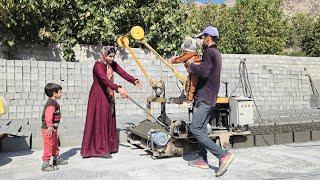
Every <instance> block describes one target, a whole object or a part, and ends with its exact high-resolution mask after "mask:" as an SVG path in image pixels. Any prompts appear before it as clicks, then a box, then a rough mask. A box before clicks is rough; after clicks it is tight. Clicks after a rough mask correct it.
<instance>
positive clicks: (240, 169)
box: [0, 141, 320, 180]
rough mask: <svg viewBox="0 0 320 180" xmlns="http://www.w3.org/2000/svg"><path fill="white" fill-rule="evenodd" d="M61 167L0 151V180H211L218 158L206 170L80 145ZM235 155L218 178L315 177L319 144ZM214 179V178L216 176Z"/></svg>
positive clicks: (125, 149) (128, 149) (181, 161)
mask: <svg viewBox="0 0 320 180" xmlns="http://www.w3.org/2000/svg"><path fill="white" fill-rule="evenodd" d="M61 152H62V153H63V156H64V157H67V158H68V159H69V163H70V164H68V165H66V166H61V167H60V169H59V170H58V171H56V172H49V173H44V172H41V171H40V166H41V160H40V157H41V153H42V152H41V151H35V152H17V153H0V179H4V180H8V179H10V180H11V179H37V180H38V179H67V180H73V179H75V180H81V179H112V180H114V179H116V180H121V179H130V180H131V179H134V180H140V179H148V180H150V179H152V180H153V179H161V180H163V179H192V180H194V179H197V180H198V179H199V180H200V179H215V178H216V177H215V176H214V174H215V173H214V170H215V169H216V166H217V163H218V162H217V160H216V159H215V158H213V157H212V156H211V157H210V159H209V163H210V165H211V169H208V170H201V169H197V168H193V167H189V166H188V165H187V161H186V160H187V159H190V158H192V154H186V155H185V156H184V157H176V158H167V159H158V160H153V159H151V158H150V156H149V155H147V154H146V153H145V152H144V151H143V150H142V149H137V148H135V147H133V146H131V145H128V144H122V145H121V147H120V152H119V153H118V154H115V155H114V156H113V159H101V158H90V159H82V158H81V157H80V154H79V147H70V148H63V149H62V150H61ZM233 152H234V153H235V155H236V157H235V160H234V162H233V164H231V166H230V168H229V169H228V171H227V173H226V174H225V175H224V176H223V177H220V178H219V179H246V180H247V179H320V163H319V160H320V153H319V152H320V141H317V142H308V143H302V144H290V145H277V146H271V147H255V148H247V149H235V150H233ZM217 179H218V178H217Z"/></svg>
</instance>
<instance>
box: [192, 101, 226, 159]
mask: <svg viewBox="0 0 320 180" xmlns="http://www.w3.org/2000/svg"><path fill="white" fill-rule="evenodd" d="M212 112H213V107H212V106H210V105H208V104H206V103H205V102H203V101H201V102H198V103H196V104H195V106H194V111H193V114H192V122H191V125H190V131H191V132H192V134H193V136H194V137H195V138H196V139H197V140H198V143H199V156H201V157H202V159H203V160H205V161H207V149H208V150H209V151H210V152H211V153H212V154H213V155H214V156H216V157H217V158H218V159H220V158H221V157H222V156H224V155H226V153H227V152H226V151H225V150H223V149H221V148H220V147H219V146H218V145H217V144H216V143H215V142H214V141H213V140H212V139H210V138H209V137H208V129H207V124H208V122H209V120H210V118H211V116H212Z"/></svg>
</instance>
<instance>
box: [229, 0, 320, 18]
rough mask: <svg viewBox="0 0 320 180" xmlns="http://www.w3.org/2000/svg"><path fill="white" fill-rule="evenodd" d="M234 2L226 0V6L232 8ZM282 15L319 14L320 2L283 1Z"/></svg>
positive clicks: (315, 0)
mask: <svg viewBox="0 0 320 180" xmlns="http://www.w3.org/2000/svg"><path fill="white" fill-rule="evenodd" d="M235 2H236V0H226V4H227V5H229V6H234V5H235ZM283 8H284V13H285V14H286V15H288V16H292V15H294V14H297V13H299V12H306V13H311V14H312V15H316V14H318V15H319V14H320V1H319V0H284V2H283Z"/></svg>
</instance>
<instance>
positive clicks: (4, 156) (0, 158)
mask: <svg viewBox="0 0 320 180" xmlns="http://www.w3.org/2000/svg"><path fill="white" fill-rule="evenodd" d="M32 153H33V151H18V152H6V153H0V167H1V166H5V165H7V164H9V163H10V162H11V161H12V159H11V158H10V157H15V156H25V155H29V154H32Z"/></svg>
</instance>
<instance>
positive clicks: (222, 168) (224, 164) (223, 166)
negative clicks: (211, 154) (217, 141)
mask: <svg viewBox="0 0 320 180" xmlns="http://www.w3.org/2000/svg"><path fill="white" fill-rule="evenodd" d="M233 159H234V155H233V153H231V152H228V153H227V154H226V155H225V156H223V157H222V158H220V160H219V170H218V171H217V173H216V177H219V176H222V175H223V174H224V173H225V172H226V171H227V169H228V167H229V165H230V164H231V162H232V161H233Z"/></svg>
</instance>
